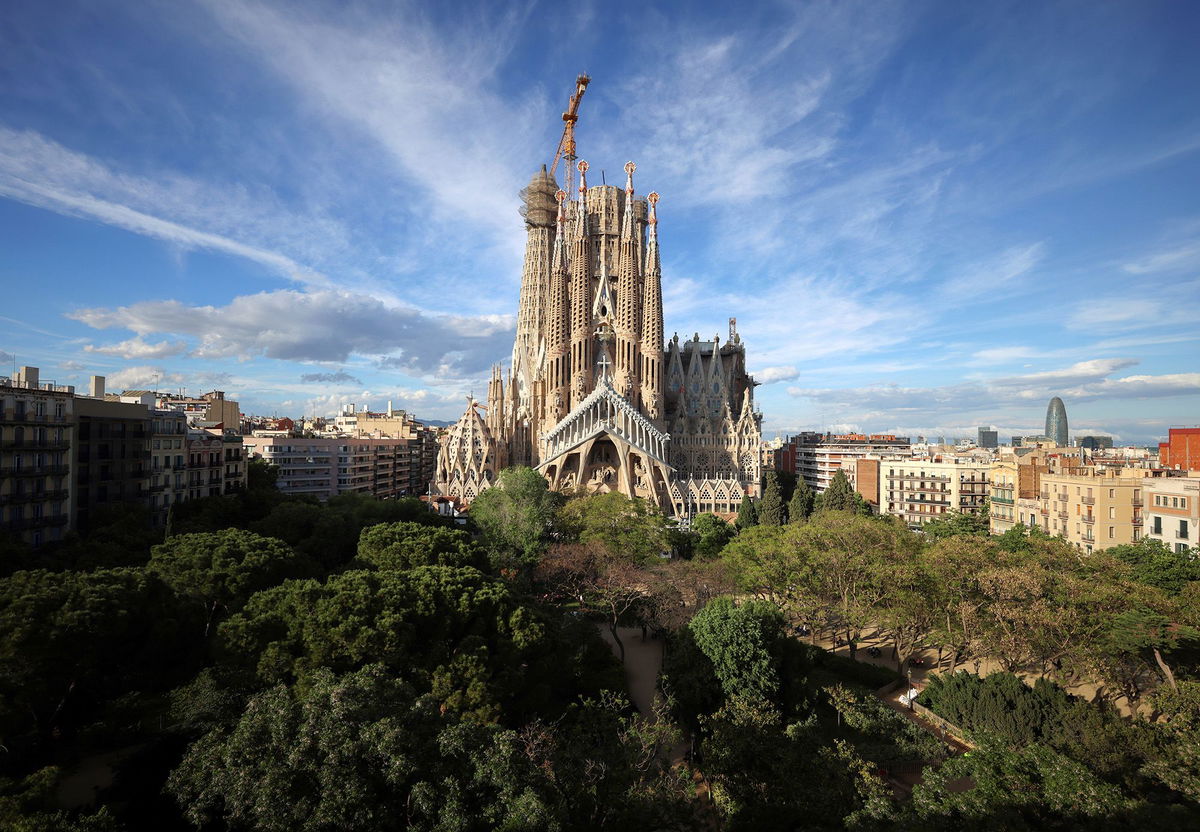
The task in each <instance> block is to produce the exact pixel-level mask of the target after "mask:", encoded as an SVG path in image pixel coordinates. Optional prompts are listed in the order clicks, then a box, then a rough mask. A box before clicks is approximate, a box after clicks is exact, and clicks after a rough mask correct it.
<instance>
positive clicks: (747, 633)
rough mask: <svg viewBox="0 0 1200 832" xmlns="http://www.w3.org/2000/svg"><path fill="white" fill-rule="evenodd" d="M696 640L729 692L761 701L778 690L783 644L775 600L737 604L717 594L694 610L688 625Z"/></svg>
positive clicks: (773, 698)
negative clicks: (710, 600)
mask: <svg viewBox="0 0 1200 832" xmlns="http://www.w3.org/2000/svg"><path fill="white" fill-rule="evenodd" d="M688 629H690V630H691V632H692V637H693V638H694V639H695V640H696V645H697V646H698V647H699V648H700V649H701V650H702V651H703V652H704V655H705V656H707V657H708V659H709V661H711V662H712V666H713V671H714V672H715V673H716V676H717V679H718V680H719V681H720V683H721V686H722V688H723V689H724V691H725V695H726V696H727V697H729V696H743V697H750V698H752V699H756V700H761V701H763V702H772V701H774V700H775V699H776V698H777V696H778V693H779V685H780V680H779V645H778V641H779V640H780V639H781V638H783V615H782V614H781V613H780V612H779V608H778V607H776V606H775V605H774V604H770V603H767V602H765V601H746V602H743V603H741V604H736V603H734V601H733V600H732V599H730V598H718V599H716V600H715V601H712V602H711V603H709V604H708V605H707V606H705V607H704V609H702V610H700V612H699V613H697V614H696V617H695V618H693V619H692V621H691V623H690V624H689V625H688Z"/></svg>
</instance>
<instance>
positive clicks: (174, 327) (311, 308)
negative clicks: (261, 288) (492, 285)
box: [70, 290, 514, 375]
mask: <svg viewBox="0 0 1200 832" xmlns="http://www.w3.org/2000/svg"><path fill="white" fill-rule="evenodd" d="M70 317H72V318H74V319H75V320H78V321H81V322H83V323H85V324H87V325H88V326H91V327H95V328H97V329H108V328H112V327H121V328H124V329H129V330H132V331H133V332H135V333H137V334H138V335H139V336H146V335H149V334H151V333H170V334H176V335H189V336H192V337H195V338H196V339H198V342H199V343H198V346H197V347H196V349H195V351H194V354H195V355H196V356H197V357H201V358H231V357H233V358H240V359H250V358H254V357H256V356H266V357H268V358H279V359H286V360H292V361H317V362H330V363H334V362H342V361H345V360H346V359H347V358H348V357H349V356H350V355H351V354H352V353H356V354H360V355H388V354H389V353H399V354H398V355H391V356H389V358H388V359H387V361H388V364H387V366H389V367H395V368H399V369H403V370H405V371H406V372H412V373H422V374H429V375H464V374H471V373H478V372H481V371H482V370H483V369H485V368H486V367H487V366H488V365H489V364H490V363H492V362H493V361H495V360H496V358H497V357H498V356H501V355H503V354H504V353H505V351H506V350H507V349H510V348H511V344H512V338H513V332H514V322H513V319H512V317H511V316H508V315H489V316H478V317H470V318H468V317H462V316H453V315H431V314H428V313H425V312H423V311H421V310H418V309H413V308H408V307H400V306H391V305H384V304H381V303H380V302H379V300H378V299H377V298H375V297H372V296H369V295H364V294H356V293H353V292H337V291H331V290H315V291H307V292H302V291H295V290H280V291H276V292H262V293H260V294H256V295H243V296H240V297H237V298H234V299H233V300H232V301H230V302H229V303H228V304H226V305H225V306H190V305H188V304H185V303H182V302H180V301H177V300H164V301H145V302H142V303H135V304H133V305H131V306H122V307H117V308H111V309H105V308H94V309H82V310H78V311H76V312H73V313H71V315H70Z"/></svg>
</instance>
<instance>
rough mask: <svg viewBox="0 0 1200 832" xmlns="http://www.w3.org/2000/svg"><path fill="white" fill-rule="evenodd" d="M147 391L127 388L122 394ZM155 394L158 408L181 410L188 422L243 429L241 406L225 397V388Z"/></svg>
mask: <svg viewBox="0 0 1200 832" xmlns="http://www.w3.org/2000/svg"><path fill="white" fill-rule="evenodd" d="M147 392H149V391H146V390H127V391H125V392H124V393H123V394H122V396H134V395H139V394H143V393H147ZM153 395H154V396H155V398H156V399H157V405H156V409H159V410H176V411H179V412H180V413H183V414H184V415H186V416H187V419H188V422H189V423H191V424H193V425H196V424H201V423H203V424H204V425H205V426H208V427H216V426H220V428H221V429H222V430H225V431H232V432H234V433H238V432H240V431H241V424H242V412H241V408H240V407H239V405H238V403H237V402H236V401H234V400H233V399H227V398H225V392H224V391H223V390H213V391H212V392H209V393H205V394H204V395H202V396H184V395H171V394H169V393H155V394H153Z"/></svg>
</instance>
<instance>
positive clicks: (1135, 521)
mask: <svg viewBox="0 0 1200 832" xmlns="http://www.w3.org/2000/svg"><path fill="white" fill-rule="evenodd" d="M1133 525H1135V526H1140V525H1142V518H1141V517H1139V516H1138V515H1136V514H1135V515H1134V516H1133Z"/></svg>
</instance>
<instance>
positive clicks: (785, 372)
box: [754, 367, 798, 384]
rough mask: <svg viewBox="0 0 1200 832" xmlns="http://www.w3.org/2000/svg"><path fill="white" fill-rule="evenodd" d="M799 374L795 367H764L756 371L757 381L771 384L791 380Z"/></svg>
mask: <svg viewBox="0 0 1200 832" xmlns="http://www.w3.org/2000/svg"><path fill="white" fill-rule="evenodd" d="M797 375H798V371H797V370H796V368H795V367H763V368H762V369H761V370H756V371H755V372H754V378H755V380H756V381H758V382H760V383H762V384H771V383H772V382H776V381H791V380H792V379H794V378H795V377H796V376H797Z"/></svg>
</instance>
